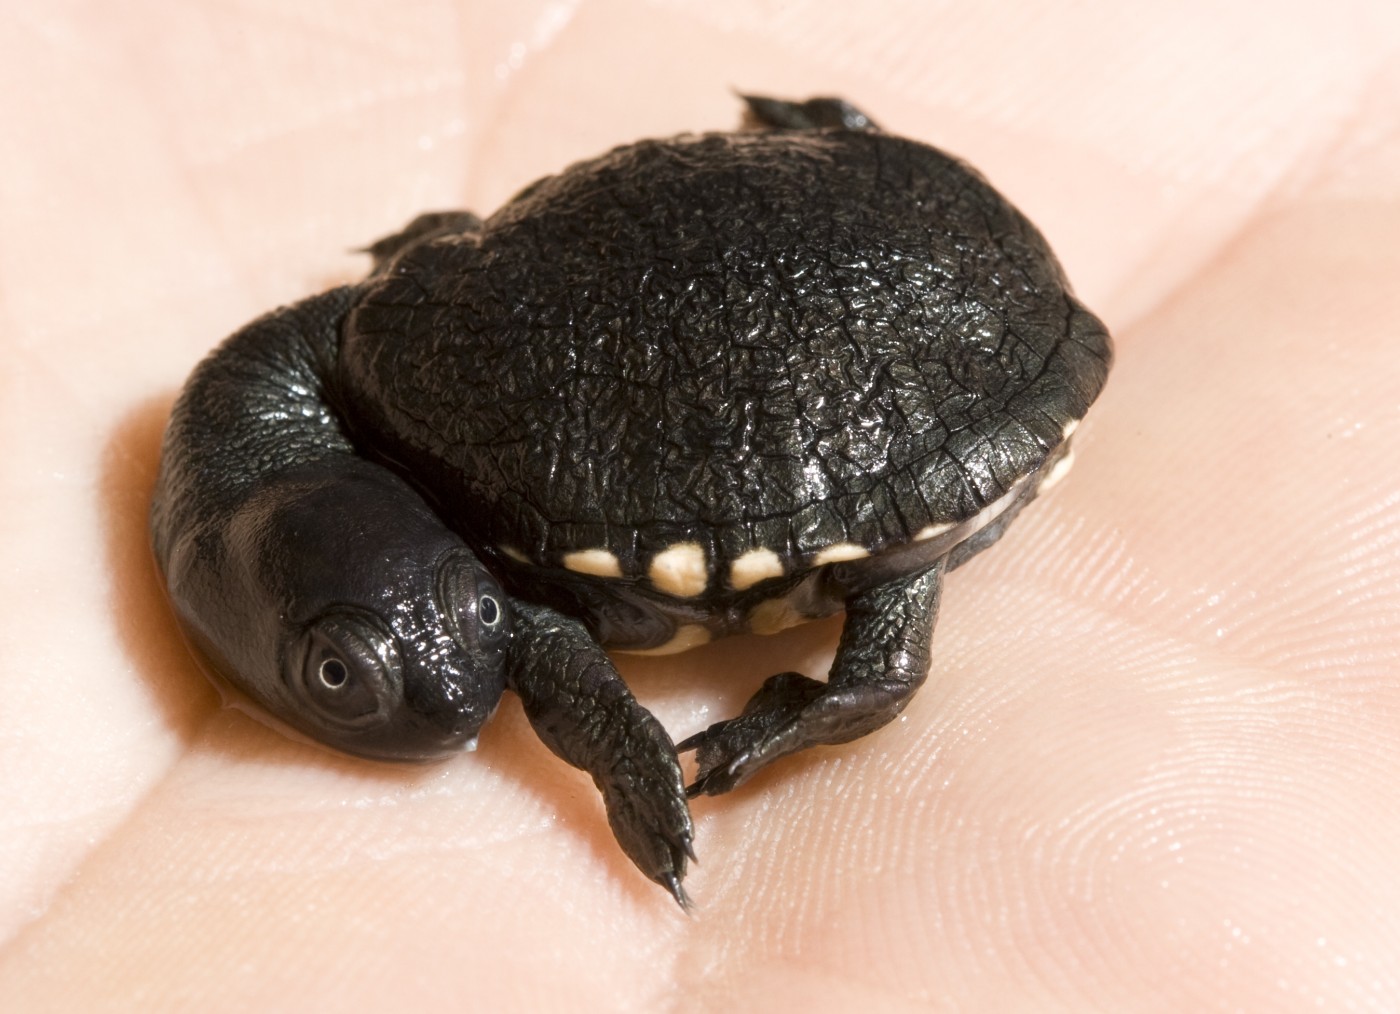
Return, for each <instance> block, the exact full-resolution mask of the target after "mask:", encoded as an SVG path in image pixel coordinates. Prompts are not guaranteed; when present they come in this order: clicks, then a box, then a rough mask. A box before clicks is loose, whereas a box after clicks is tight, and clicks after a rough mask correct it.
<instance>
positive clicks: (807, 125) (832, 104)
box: [740, 95, 880, 130]
mask: <svg viewBox="0 0 1400 1014" xmlns="http://www.w3.org/2000/svg"><path fill="white" fill-rule="evenodd" d="M740 97H741V98H742V99H743V100H744V101H745V102H746V103H747V104H748V107H749V116H750V117H751V118H752V120H753V121H754V123H755V124H757V125H758V126H760V127H768V128H776V129H779V130H820V129H821V128H823V127H842V128H844V129H846V130H879V129H880V128H879V127H877V126H876V125H875V121H874V120H872V119H871V118H870V117H868V116H866V115H865V114H864V113H862V112H861V111H860V110H859V109H857V108H856V107H855V106H853V105H851V104H850V103H849V102H847V101H846V100H845V99H838V98H831V97H825V98H814V99H808V100H807V101H806V102H788V101H786V100H785V99H770V98H766V97H765V96H762V95H743V96H740Z"/></svg>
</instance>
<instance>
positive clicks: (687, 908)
mask: <svg viewBox="0 0 1400 1014" xmlns="http://www.w3.org/2000/svg"><path fill="white" fill-rule="evenodd" d="M657 883H659V884H660V885H661V886H662V887H664V888H666V890H668V891H670V892H671V897H673V898H675V899H676V904H677V905H679V906H680V907H681V911H682V912H684V913H685V914H686V915H691V914H693V913H694V911H695V903H694V902H693V901H691V900H690V895H688V894H686V893H685V888H684V887H682V886H681V881H680V878H679V877H677V876H676V875H675V874H674V873H668V874H665V875H664V876H661V877H658V878H657Z"/></svg>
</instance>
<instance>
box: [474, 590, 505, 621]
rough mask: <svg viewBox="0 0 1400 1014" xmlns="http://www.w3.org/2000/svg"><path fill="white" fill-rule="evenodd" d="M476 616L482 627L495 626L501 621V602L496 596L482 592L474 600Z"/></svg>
mask: <svg viewBox="0 0 1400 1014" xmlns="http://www.w3.org/2000/svg"><path fill="white" fill-rule="evenodd" d="M476 616H477V619H479V620H480V621H481V625H482V626H483V627H491V628H495V627H498V626H500V623H501V604H500V602H498V601H497V600H496V596H494V595H489V594H483V595H482V596H481V597H480V598H478V599H477V600H476Z"/></svg>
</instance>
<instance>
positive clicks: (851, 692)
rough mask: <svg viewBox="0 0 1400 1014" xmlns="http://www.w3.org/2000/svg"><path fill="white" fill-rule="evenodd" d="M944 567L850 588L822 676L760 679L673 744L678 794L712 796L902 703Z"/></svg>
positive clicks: (867, 726) (857, 729) (886, 716)
mask: <svg viewBox="0 0 1400 1014" xmlns="http://www.w3.org/2000/svg"><path fill="white" fill-rule="evenodd" d="M943 569H944V565H943V564H942V563H939V564H937V565H935V566H934V567H932V568H930V569H929V570H926V571H924V572H923V573H921V574H917V575H915V576H913V577H909V578H903V579H900V580H897V581H891V582H890V583H888V584H884V585H880V586H879V587H877V588H873V589H870V590H869V591H865V592H862V593H860V594H858V595H854V596H852V597H851V599H849V600H848V601H847V603H846V625H845V627H844V628H843V630H842V633H841V644H840V646H839V647H838V648H837V651H836V661H835V662H834V663H833V664H832V667H831V679H830V681H829V682H827V683H820V682H818V681H817V680H814V679H809V678H808V677H806V676H803V675H801V674H800V673H795V672H785V673H779V674H778V675H776V676H771V677H769V678H768V679H767V680H766V681H765V682H764V684H763V686H762V687H760V688H759V691H758V693H756V694H754V696H753V697H752V698H751V699H750V700H749V702H748V704H746V705H745V706H744V710H743V712H742V713H741V714H740V715H739V716H738V717H737V718H731V719H728V720H727V721H723V722H716V723H715V724H714V725H712V726H710V727H709V728H708V729H706V730H704V731H703V732H700V733H697V734H696V735H694V736H691V737H690V738H688V739H686V740H685V741H684V742H682V743H681V744H680V746H679V747H677V750H678V751H680V752H682V753H684V752H685V751H687V750H694V751H695V759H696V764H697V772H696V776H695V781H694V782H692V783H691V784H690V786H689V788H687V789H686V793H687V795H689V796H691V797H694V796H701V795H708V796H717V795H719V794H721V793H724V792H728V791H730V790H731V789H733V788H735V787H737V786H739V785H741V784H743V783H744V782H745V781H746V780H747V779H749V778H750V777H751V776H752V775H753V774H754V773H755V772H757V771H759V770H760V769H761V768H763V767H765V766H766V765H768V764H770V763H772V762H773V761H775V760H777V759H778V758H779V757H785V756H787V755H788V754H790V753H796V752H797V751H799V750H805V749H806V748H807V747H809V746H819V745H823V744H828V745H829V744H835V743H847V742H850V741H851V740H853V739H858V738H859V737H861V736H864V735H866V734H867V733H870V732H874V731H875V730H876V729H878V728H880V727H881V726H882V725H885V724H886V723H888V722H889V721H890V720H891V719H893V718H894V717H895V716H896V715H898V714H899V713H900V712H901V711H903V710H904V707H905V705H906V704H908V703H909V700H910V699H911V698H912V697H913V696H914V692H915V691H916V690H917V689H918V688H919V686H920V685H922V683H923V681H924V679H925V678H926V677H927V675H928V663H929V638H930V637H931V636H932V634H933V623H934V620H935V618H936V617H937V615H938V598H939V590H940V588H941V585H942V579H943Z"/></svg>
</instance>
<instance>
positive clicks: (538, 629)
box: [507, 603, 695, 908]
mask: <svg viewBox="0 0 1400 1014" xmlns="http://www.w3.org/2000/svg"><path fill="white" fill-rule="evenodd" d="M514 618H515V630H514V635H513V640H512V644H511V649H510V656H509V660H508V662H507V685H508V686H509V687H510V688H511V689H512V690H514V691H515V692H516V693H517V694H519V695H520V699H521V701H522V702H523V703H524V705H525V714H526V716H527V717H528V718H529V719H530V724H531V725H532V726H533V727H534V729H535V732H537V733H538V734H539V736H540V738H541V739H542V740H544V743H545V745H546V746H548V747H549V748H550V750H552V751H553V752H554V753H555V754H556V755H557V756H559V757H560V758H562V759H563V760H564V761H566V762H568V763H569V764H572V765H573V766H574V767H576V768H581V769H582V770H584V771H587V772H588V773H589V774H590V775H592V776H593V783H594V784H595V785H597V786H598V791H599V792H601V793H602V795H603V802H604V805H605V806H606V807H607V813H608V825H609V826H610V827H611V828H612V832H613V836H614V837H615V838H616V839H617V843H618V844H619V845H620V846H621V847H622V850H623V851H624V852H625V853H626V854H627V857H628V858H629V859H631V860H632V862H633V863H635V864H636V866H637V868H638V869H639V870H641V871H642V873H644V874H645V875H646V876H647V877H649V878H650V879H652V880H654V881H655V882H656V883H658V884H660V885H661V886H662V887H664V888H666V890H667V891H669V892H670V894H671V896H672V897H673V898H675V899H676V902H677V903H678V904H679V905H680V906H681V907H682V908H688V907H689V904H690V899H689V898H688V897H687V896H686V893H685V890H684V888H682V887H681V881H683V880H684V879H685V873H686V863H687V861H688V860H694V858H695V852H694V846H693V839H694V827H693V825H692V823H691V819H690V806H689V804H688V802H687V800H686V794H685V780H684V778H683V776H682V774H681V768H680V762H679V761H678V760H677V758H676V748H675V746H674V745H672V743H671V737H670V736H669V735H667V733H666V730H665V728H664V727H663V726H662V725H661V723H660V722H658V721H657V720H656V719H655V718H654V717H653V716H652V714H651V713H650V712H649V711H647V710H646V709H645V708H644V707H642V706H641V704H639V703H638V702H637V699H636V698H635V697H633V696H632V692H631V691H630V690H628V689H627V685H626V684H625V683H624V682H623V681H622V677H621V676H619V675H618V673H617V670H616V669H615V668H613V665H612V662H611V661H609V660H608V657H607V655H605V654H604V653H603V651H602V649H601V648H599V647H598V645H597V643H596V642H595V641H594V640H593V638H592V637H591V636H589V634H588V631H587V630H586V629H585V628H584V626H583V624H581V623H579V622H578V621H577V620H573V619H570V618H568V617H565V616H564V615H562V614H560V613H557V612H555V611H554V610H552V609H548V608H546V607H543V606H536V605H531V604H528V603H517V604H516V605H515V610H514Z"/></svg>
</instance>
